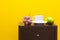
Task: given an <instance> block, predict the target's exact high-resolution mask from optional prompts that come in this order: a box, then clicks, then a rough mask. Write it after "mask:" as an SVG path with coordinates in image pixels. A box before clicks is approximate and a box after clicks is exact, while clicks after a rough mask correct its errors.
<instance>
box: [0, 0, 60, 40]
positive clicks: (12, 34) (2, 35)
mask: <svg viewBox="0 0 60 40" xmlns="http://www.w3.org/2000/svg"><path fill="white" fill-rule="evenodd" d="M37 14H42V15H44V16H45V17H47V16H51V17H53V18H54V19H55V24H57V25H58V40H60V27H59V26H60V25H59V24H60V1H59V0H0V40H18V23H19V22H21V21H22V18H23V16H25V15H29V16H31V17H32V16H34V15H37ZM21 16H22V17H21Z"/></svg>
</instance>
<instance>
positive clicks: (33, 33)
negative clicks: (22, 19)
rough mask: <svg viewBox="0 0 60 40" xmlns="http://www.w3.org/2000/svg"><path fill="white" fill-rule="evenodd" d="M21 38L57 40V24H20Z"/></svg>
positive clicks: (26, 39)
mask: <svg viewBox="0 0 60 40" xmlns="http://www.w3.org/2000/svg"><path fill="white" fill-rule="evenodd" d="M18 36H19V40H57V26H54V25H49V26H43V25H42V26H19V35H18Z"/></svg>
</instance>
